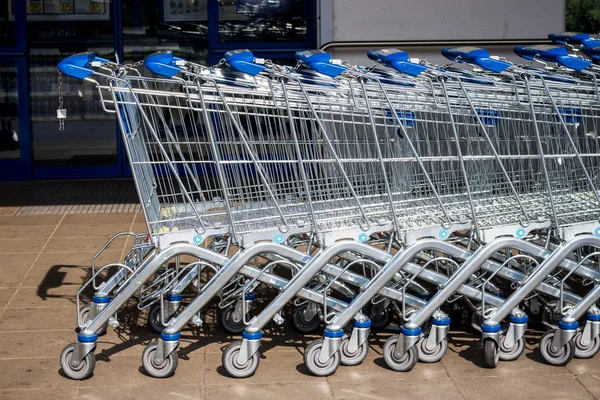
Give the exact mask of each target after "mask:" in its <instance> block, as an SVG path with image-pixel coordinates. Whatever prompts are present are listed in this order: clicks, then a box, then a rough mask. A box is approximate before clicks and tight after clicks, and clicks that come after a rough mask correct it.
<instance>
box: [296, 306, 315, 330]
mask: <svg viewBox="0 0 600 400" xmlns="http://www.w3.org/2000/svg"><path fill="white" fill-rule="evenodd" d="M307 307H308V303H304V304H301V305H300V306H298V307H296V309H295V310H294V314H293V318H292V319H293V321H294V328H296V329H297V330H298V331H299V332H301V333H313V332H314V331H316V330H317V329H319V326H321V318H319V314H315V315H314V316H313V318H312V319H310V320H308V319H306V308H307Z"/></svg>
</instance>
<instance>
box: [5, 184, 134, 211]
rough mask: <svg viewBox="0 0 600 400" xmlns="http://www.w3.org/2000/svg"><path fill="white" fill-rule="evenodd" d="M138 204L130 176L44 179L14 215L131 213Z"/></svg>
mask: <svg viewBox="0 0 600 400" xmlns="http://www.w3.org/2000/svg"><path fill="white" fill-rule="evenodd" d="M140 210H141V207H140V204H139V200H138V197H137V193H136V192H135V186H134V184H133V181H132V180H97V181H54V182H52V181H47V182H43V183H41V185H40V186H39V188H38V189H37V190H36V191H35V192H34V193H33V194H32V196H31V197H30V198H29V199H27V201H25V203H24V204H23V206H22V207H21V208H19V210H18V211H17V215H43V214H108V213H131V212H137V211H140Z"/></svg>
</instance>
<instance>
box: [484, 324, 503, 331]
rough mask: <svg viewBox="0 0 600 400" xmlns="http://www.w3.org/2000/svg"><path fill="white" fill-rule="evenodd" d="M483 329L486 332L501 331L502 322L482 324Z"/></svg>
mask: <svg viewBox="0 0 600 400" xmlns="http://www.w3.org/2000/svg"><path fill="white" fill-rule="evenodd" d="M481 331H482V332H485V333H496V332H500V324H496V325H486V324H481Z"/></svg>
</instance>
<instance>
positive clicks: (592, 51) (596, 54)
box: [581, 43, 600, 61]
mask: <svg viewBox="0 0 600 400" xmlns="http://www.w3.org/2000/svg"><path fill="white" fill-rule="evenodd" d="M581 51H583V54H585V55H586V56H588V57H590V58H591V59H592V60H595V61H600V43H598V44H596V46H594V47H591V46H587V45H584V46H583V47H582V48H581Z"/></svg>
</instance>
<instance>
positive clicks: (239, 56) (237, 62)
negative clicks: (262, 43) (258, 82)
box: [224, 49, 267, 76]
mask: <svg viewBox="0 0 600 400" xmlns="http://www.w3.org/2000/svg"><path fill="white" fill-rule="evenodd" d="M224 57H225V59H226V60H227V63H228V64H229V66H230V67H231V68H233V69H235V70H236V71H239V72H243V73H244V74H248V75H252V76H255V75H258V74H260V73H261V72H262V71H264V70H265V68H267V67H266V66H265V65H259V64H256V63H254V54H252V52H251V51H250V50H248V49H242V50H231V51H228V52H227V53H225V55H224Z"/></svg>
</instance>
